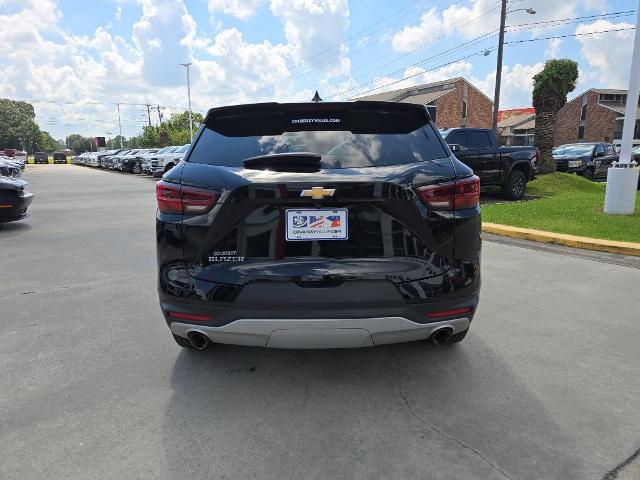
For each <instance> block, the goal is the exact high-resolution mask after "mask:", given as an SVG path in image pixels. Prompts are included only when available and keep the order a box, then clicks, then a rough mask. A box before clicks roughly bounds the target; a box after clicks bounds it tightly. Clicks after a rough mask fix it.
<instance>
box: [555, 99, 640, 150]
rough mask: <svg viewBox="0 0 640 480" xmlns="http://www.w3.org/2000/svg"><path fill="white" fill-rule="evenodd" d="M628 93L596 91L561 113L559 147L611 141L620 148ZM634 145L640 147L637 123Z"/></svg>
mask: <svg viewBox="0 0 640 480" xmlns="http://www.w3.org/2000/svg"><path fill="white" fill-rule="evenodd" d="M626 101H627V91H626V90H615V89H609V88H592V89H589V90H587V91H586V92H584V93H583V94H581V95H578V96H577V97H576V98H574V99H573V100H571V101H570V102H567V104H566V105H565V106H564V107H562V108H561V109H560V111H559V112H558V123H557V127H556V136H555V145H562V144H565V143H578V142H611V143H613V144H616V145H618V146H619V143H620V139H621V138H622V125H623V123H624V122H623V121H624V112H625V104H626ZM633 143H634V144H640V128H639V125H638V122H636V127H635V133H634V140H633Z"/></svg>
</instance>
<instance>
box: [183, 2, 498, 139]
mask: <svg viewBox="0 0 640 480" xmlns="http://www.w3.org/2000/svg"><path fill="white" fill-rule="evenodd" d="M504 1H506V0H504ZM180 65H182V66H183V67H187V95H188V97H189V137H190V138H191V141H193V119H192V118H191V77H190V76H189V67H190V66H191V63H190V62H189V63H181V64H180Z"/></svg>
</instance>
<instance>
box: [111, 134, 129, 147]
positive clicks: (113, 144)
mask: <svg viewBox="0 0 640 480" xmlns="http://www.w3.org/2000/svg"><path fill="white" fill-rule="evenodd" d="M126 141H127V139H126V138H124V137H122V145H123V146H126V145H127V143H126ZM119 149H120V135H116V136H115V137H113V138H111V139H109V140H107V150H119Z"/></svg>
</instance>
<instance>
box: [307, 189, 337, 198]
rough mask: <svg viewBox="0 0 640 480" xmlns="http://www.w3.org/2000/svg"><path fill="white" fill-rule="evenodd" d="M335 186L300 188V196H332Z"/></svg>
mask: <svg viewBox="0 0 640 480" xmlns="http://www.w3.org/2000/svg"><path fill="white" fill-rule="evenodd" d="M334 193H336V189H335V188H324V187H311V190H302V192H300V196H301V197H311V198H313V199H314V200H322V199H323V198H324V197H333V194H334Z"/></svg>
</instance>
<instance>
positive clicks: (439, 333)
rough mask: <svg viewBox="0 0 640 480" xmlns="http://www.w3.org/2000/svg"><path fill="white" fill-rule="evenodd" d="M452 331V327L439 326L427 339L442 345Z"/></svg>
mask: <svg viewBox="0 0 640 480" xmlns="http://www.w3.org/2000/svg"><path fill="white" fill-rule="evenodd" d="M452 333H453V328H451V327H440V328H438V329H437V330H436V331H435V332H433V333H432V334H431V337H429V340H431V342H432V343H434V344H435V345H442V344H443V343H446V341H447V340H448V339H449V337H450V336H451V334H452Z"/></svg>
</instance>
